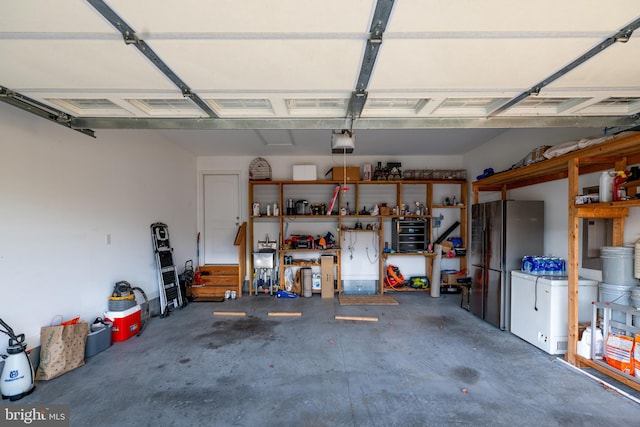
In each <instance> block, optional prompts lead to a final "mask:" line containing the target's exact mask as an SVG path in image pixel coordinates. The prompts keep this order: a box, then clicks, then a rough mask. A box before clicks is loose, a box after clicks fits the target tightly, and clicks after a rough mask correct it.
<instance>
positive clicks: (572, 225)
mask: <svg viewBox="0 0 640 427" xmlns="http://www.w3.org/2000/svg"><path fill="white" fill-rule="evenodd" d="M568 163H569V164H568V165H567V168H568V178H569V191H568V204H569V206H568V207H569V221H568V222H569V224H568V228H569V259H568V260H567V272H568V275H569V283H568V286H567V291H568V293H569V295H568V297H569V298H568V308H567V314H568V319H567V323H568V327H569V328H568V329H569V331H568V332H569V337H568V347H567V356H566V359H567V362H569V363H571V364H572V365H575V364H576V353H577V346H578V268H579V267H578V253H579V244H578V242H579V238H578V236H579V235H578V226H579V218H578V212H577V209H576V204H575V200H576V196H577V195H578V172H579V166H580V164H579V161H578V159H577V158H573V159H570V160H569V162H568Z"/></svg>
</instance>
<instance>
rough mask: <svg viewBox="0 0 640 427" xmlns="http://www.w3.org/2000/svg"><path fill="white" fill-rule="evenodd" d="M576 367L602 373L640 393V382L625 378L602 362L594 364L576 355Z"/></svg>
mask: <svg viewBox="0 0 640 427" xmlns="http://www.w3.org/2000/svg"><path fill="white" fill-rule="evenodd" d="M576 365H577V366H578V367H581V368H584V367H588V368H593V369H595V370H597V371H599V372H602V373H603V374H606V375H608V376H610V377H611V378H613V379H615V380H616V381H619V382H621V383H622V384H625V385H627V386H629V387H631V388H633V389H634V390H638V391H640V382H638V380H633V379H630V378H627V377H626V376H625V375H624V374H623V373H622V372H620V371H618V370H617V369H615V368H613V367H610V366H608V365H606V364H605V363H604V362H603V363H602V364H600V363H596V362H594V361H593V360H591V359H585V358H584V357H582V356H579V355H576ZM603 365H606V366H603Z"/></svg>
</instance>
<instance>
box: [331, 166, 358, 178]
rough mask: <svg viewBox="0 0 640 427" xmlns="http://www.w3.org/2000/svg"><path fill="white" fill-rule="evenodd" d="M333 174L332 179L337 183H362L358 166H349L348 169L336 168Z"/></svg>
mask: <svg viewBox="0 0 640 427" xmlns="http://www.w3.org/2000/svg"><path fill="white" fill-rule="evenodd" d="M332 172H333V173H332V174H331V179H333V180H335V181H360V168H359V167H358V166H347V167H346V168H345V167H343V166H335V167H334V168H333V169H332ZM345 174H346V179H345Z"/></svg>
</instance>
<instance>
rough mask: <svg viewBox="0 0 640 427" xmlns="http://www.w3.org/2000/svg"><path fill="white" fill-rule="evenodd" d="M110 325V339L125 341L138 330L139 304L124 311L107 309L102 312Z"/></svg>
mask: <svg viewBox="0 0 640 427" xmlns="http://www.w3.org/2000/svg"><path fill="white" fill-rule="evenodd" d="M104 318H105V320H106V321H107V322H111V323H113V325H112V326H111V340H112V341H114V342H117V341H126V340H128V339H129V338H131V337H132V336H134V335H135V334H137V333H138V331H139V330H140V306H139V305H136V306H135V307H131V308H130V309H128V310H124V311H107V312H106V313H105V314H104Z"/></svg>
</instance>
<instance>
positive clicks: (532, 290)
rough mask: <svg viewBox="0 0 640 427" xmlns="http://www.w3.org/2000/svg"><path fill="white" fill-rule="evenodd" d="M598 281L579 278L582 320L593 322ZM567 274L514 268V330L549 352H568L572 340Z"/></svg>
mask: <svg viewBox="0 0 640 427" xmlns="http://www.w3.org/2000/svg"><path fill="white" fill-rule="evenodd" d="M597 300H598V282H597V281H595V280H585V279H580V280H578V321H579V322H589V321H590V320H591V316H592V313H593V311H592V310H593V308H592V302H594V301H597ZM568 301H569V294H568V281H567V279H566V278H552V277H550V276H535V275H532V274H527V273H523V272H520V271H512V272H511V333H513V334H514V335H516V336H518V337H520V338H522V339H523V340H525V341H527V342H529V343H531V344H533V345H535V346H536V347H538V348H540V349H542V350H544V351H546V352H547V353H549V354H564V353H566V352H567V348H568V343H569V338H568V335H569V322H568V304H569V303H568Z"/></svg>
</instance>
